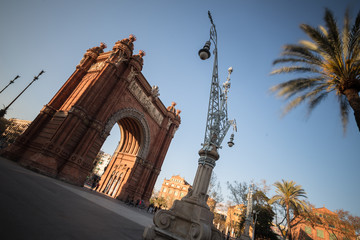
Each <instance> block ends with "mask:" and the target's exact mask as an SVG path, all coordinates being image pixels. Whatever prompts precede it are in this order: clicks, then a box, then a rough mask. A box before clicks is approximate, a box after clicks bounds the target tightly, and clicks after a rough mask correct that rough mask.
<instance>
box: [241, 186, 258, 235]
mask: <svg viewBox="0 0 360 240" xmlns="http://www.w3.org/2000/svg"><path fill="white" fill-rule="evenodd" d="M253 190H254V184H251V185H250V186H249V191H248V194H247V203H248V204H247V208H246V219H245V230H244V234H243V235H241V237H240V239H241V240H250V235H249V230H250V225H251V222H252V218H253V215H252V214H253ZM254 227H255V225H254Z"/></svg>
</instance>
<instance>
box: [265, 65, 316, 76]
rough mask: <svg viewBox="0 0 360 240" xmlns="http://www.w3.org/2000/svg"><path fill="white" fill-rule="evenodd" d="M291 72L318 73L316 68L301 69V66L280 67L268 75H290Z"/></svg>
mask: <svg viewBox="0 0 360 240" xmlns="http://www.w3.org/2000/svg"><path fill="white" fill-rule="evenodd" d="M292 72H311V73H320V71H319V70H318V69H316V68H311V67H302V66H290V67H281V68H278V69H275V70H273V71H272V72H271V73H270V74H271V75H274V74H280V73H292Z"/></svg>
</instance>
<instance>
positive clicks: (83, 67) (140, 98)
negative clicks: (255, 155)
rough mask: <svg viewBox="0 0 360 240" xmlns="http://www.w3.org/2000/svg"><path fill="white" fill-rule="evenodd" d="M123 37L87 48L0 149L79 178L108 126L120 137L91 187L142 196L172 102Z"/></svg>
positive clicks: (170, 121)
mask: <svg viewBox="0 0 360 240" xmlns="http://www.w3.org/2000/svg"><path fill="white" fill-rule="evenodd" d="M135 40H136V38H135V37H134V36H133V35H130V37H129V38H126V39H123V40H120V41H118V42H116V43H115V45H114V47H113V48H112V50H111V51H108V52H104V49H105V48H106V45H105V44H103V43H101V44H100V46H99V47H93V48H91V49H88V50H87V52H86V53H85V55H84V57H83V59H82V60H81V61H80V63H79V65H77V66H76V70H75V71H74V73H73V74H72V75H71V76H70V78H69V79H68V80H67V81H66V82H65V84H64V85H63V86H62V87H61V89H60V90H59V91H58V92H57V93H56V94H55V96H54V97H53V98H52V99H51V100H50V102H49V103H48V104H47V105H45V106H44V107H43V109H42V110H41V111H40V113H39V115H38V116H37V117H36V118H35V120H34V121H33V122H32V123H31V125H30V126H29V128H28V129H27V130H26V131H25V132H24V134H23V135H22V136H21V137H19V138H18V139H17V141H16V142H15V143H14V144H12V145H11V146H10V147H9V148H7V149H6V150H5V152H3V155H4V156H6V157H8V158H11V159H13V160H15V161H18V163H19V164H21V165H22V166H25V167H27V168H30V169H32V170H34V171H37V172H40V173H42V174H45V175H48V176H51V177H54V178H58V179H61V180H63V181H66V182H69V183H72V184H75V185H79V186H80V185H82V184H83V183H84V181H85V179H86V177H87V175H88V174H89V171H91V169H92V167H93V160H94V159H95V157H96V155H97V153H98V152H99V150H100V148H101V146H102V145H103V143H104V141H105V140H106V138H107V136H108V135H109V133H110V131H111V129H112V127H113V126H114V125H118V126H119V127H120V133H121V139H120V141H119V145H118V146H117V148H116V151H115V153H114V155H113V157H112V160H111V161H110V163H109V165H108V167H107V169H106V171H105V173H104V175H103V176H102V179H101V180H100V184H101V185H100V188H99V189H98V191H100V192H103V193H105V194H108V195H110V196H112V197H117V198H119V199H123V200H125V199H127V198H131V199H134V200H136V199H143V200H148V199H149V198H150V196H151V192H152V189H153V187H154V184H155V182H156V179H157V177H158V175H159V172H160V170H161V166H162V163H163V161H164V158H165V155H166V153H167V150H168V148H169V145H170V143H171V140H172V138H173V136H174V134H175V131H176V130H177V129H178V127H179V125H180V116H179V114H180V111H179V110H176V109H175V104H174V103H172V105H171V106H169V107H168V108H166V107H165V106H164V105H163V103H162V102H161V100H160V99H159V89H158V87H157V86H151V85H150V84H149V83H148V81H147V80H146V79H145V77H144V76H143V74H142V72H141V71H142V67H143V57H144V55H145V53H144V52H143V51H140V52H139V54H135V55H133V49H134V45H133V42H134V41H135Z"/></svg>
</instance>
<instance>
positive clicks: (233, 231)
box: [225, 204, 251, 237]
mask: <svg viewBox="0 0 360 240" xmlns="http://www.w3.org/2000/svg"><path fill="white" fill-rule="evenodd" d="M243 211H246V207H245V206H244V204H238V205H235V206H230V207H228V210H227V214H226V222H225V226H226V230H225V234H227V233H228V232H230V236H231V237H235V236H238V235H239V232H238V231H239V224H240V221H241V214H242V212H243ZM250 232H251V231H250ZM250 237H251V236H250Z"/></svg>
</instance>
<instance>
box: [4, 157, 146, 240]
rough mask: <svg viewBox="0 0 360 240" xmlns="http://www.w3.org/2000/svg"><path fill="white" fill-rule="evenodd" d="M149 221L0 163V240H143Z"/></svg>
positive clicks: (84, 192)
mask: <svg viewBox="0 0 360 240" xmlns="http://www.w3.org/2000/svg"><path fill="white" fill-rule="evenodd" d="M150 224H152V215H151V214H148V213H146V212H145V211H143V210H140V209H137V208H133V207H129V206H127V205H125V204H123V203H122V202H120V201H118V200H115V199H112V198H108V197H106V196H104V195H102V194H100V193H97V192H94V191H91V190H89V189H87V188H81V187H76V186H72V185H69V184H67V183H64V182H61V181H58V180H56V179H52V178H49V177H46V176H43V175H39V174H37V173H35V172H32V171H30V170H28V169H25V168H22V167H20V166H19V165H18V164H16V163H14V162H11V161H9V160H7V159H4V158H1V157H0V239H11V240H15V239H27V240H28V239H29V240H30V239H55V240H57V239H59V240H60V239H61V240H62V239H64V240H65V239H81V240H83V239H87V240H91V239H120V240H128V239H129V240H130V239H131V240H136V239H142V233H143V231H144V228H145V227H146V226H148V225H150Z"/></svg>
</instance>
